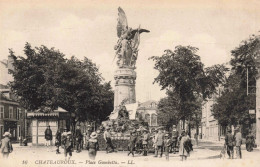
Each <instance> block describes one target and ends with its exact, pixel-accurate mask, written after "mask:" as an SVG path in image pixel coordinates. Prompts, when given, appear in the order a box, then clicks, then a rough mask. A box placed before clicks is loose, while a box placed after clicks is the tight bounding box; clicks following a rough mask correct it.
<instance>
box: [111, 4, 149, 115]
mask: <svg viewBox="0 0 260 167" xmlns="http://www.w3.org/2000/svg"><path fill="white" fill-rule="evenodd" d="M142 32H150V31H148V30H146V29H141V28H140V26H139V28H137V29H132V28H131V27H128V23H127V18H126V14H125V12H124V11H123V9H122V8H120V7H119V8H118V23H117V36H118V38H119V39H118V41H117V45H116V46H115V48H114V49H115V50H116V55H115V56H116V57H117V62H116V64H117V70H116V71H115V75H114V79H115V93H114V111H113V112H112V113H111V116H110V119H113V118H114V119H115V118H116V117H117V115H118V113H117V112H118V111H119V110H120V107H121V106H122V105H125V104H132V103H136V94H135V80H136V72H135V69H136V67H135V65H136V60H137V57H138V46H139V44H140V34H141V33H142ZM113 114H114V115H116V116H113Z"/></svg>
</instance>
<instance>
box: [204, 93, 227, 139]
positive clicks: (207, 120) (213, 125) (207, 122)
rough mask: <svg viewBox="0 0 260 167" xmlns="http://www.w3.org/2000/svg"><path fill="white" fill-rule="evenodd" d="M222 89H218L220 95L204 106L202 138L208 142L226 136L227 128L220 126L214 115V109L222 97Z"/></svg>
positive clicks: (214, 96)
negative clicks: (218, 98) (217, 100)
mask: <svg viewBox="0 0 260 167" xmlns="http://www.w3.org/2000/svg"><path fill="white" fill-rule="evenodd" d="M221 91H222V89H221V88H218V94H214V95H213V96H212V97H211V98H210V99H208V100H207V101H204V102H203V104H202V118H201V137H202V139H206V140H219V139H221V138H224V136H225V128H224V127H222V126H220V125H219V123H218V121H217V120H216V119H215V118H214V116H213V115H212V107H213V104H214V103H215V102H216V99H217V97H218V96H219V95H220V93H221Z"/></svg>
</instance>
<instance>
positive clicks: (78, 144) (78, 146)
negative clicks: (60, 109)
mask: <svg viewBox="0 0 260 167" xmlns="http://www.w3.org/2000/svg"><path fill="white" fill-rule="evenodd" d="M82 139H83V135H82V133H81V130H80V126H79V125H78V126H77V129H76V132H75V140H76V149H77V151H76V152H77V153H79V152H80V151H81V142H82Z"/></svg>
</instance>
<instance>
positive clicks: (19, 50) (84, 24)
mask: <svg viewBox="0 0 260 167" xmlns="http://www.w3.org/2000/svg"><path fill="white" fill-rule="evenodd" d="M119 6H121V7H122V8H123V10H124V11H125V13H126V15H127V19H128V25H129V26H130V27H132V28H137V27H138V26H139V25H141V27H142V28H145V29H148V30H150V31H151V32H150V33H143V34H141V44H140V46H139V57H138V60H137V64H136V66H137V69H136V72H137V81H136V93H137V100H138V101H141V102H143V101H145V100H147V99H148V97H149V96H150V99H153V100H159V99H160V98H161V97H164V96H165V95H164V91H161V90H160V87H159V86H158V84H154V85H153V79H154V77H156V75H157V74H158V73H157V71H155V70H154V69H153V65H154V64H153V62H152V61H151V60H148V58H149V57H151V56H160V55H162V54H163V51H164V50H165V49H172V50H173V49H174V47H175V46H177V45H191V46H194V47H198V48H199V52H198V54H199V55H200V56H201V60H202V62H203V63H204V64H205V66H211V65H214V64H218V63H225V62H228V61H229V60H230V51H231V50H232V49H234V48H235V47H237V46H239V44H240V42H241V41H242V40H244V39H247V38H248V37H249V35H251V34H259V30H260V2H257V1H248V0H247V1H241V0H236V1H231V0H229V1H227V0H222V1H220V0H218V1H212V2H210V3H209V2H208V1H196V2H194V1H187V0H181V1H174V0H172V1H167V0H165V1H162V2H161V1H159V0H158V1H155V0H150V1H139V0H138V1H135V0H131V1H130V0H129V1H126V0H115V1H109V0H103V1H101V0H84V1H83V0H82V1H81V0H77V1H66V0H51V1H49V0H45V1H44V0H42V1H38V0H33V1H32V0H28V1H26V0H19V1H18V0H17V1H12V0H9V1H7V0H0V60H2V59H6V58H7V55H8V48H13V50H14V52H15V53H16V54H17V55H21V56H22V55H23V47H24V45H25V42H29V43H30V44H31V45H32V46H34V47H35V46H40V45H45V46H47V47H54V48H56V49H59V50H60V51H61V52H62V53H64V54H65V55H66V57H67V58H69V57H71V56H73V55H74V56H76V57H77V58H79V59H83V57H84V56H86V57H88V58H90V59H92V60H93V62H95V63H96V64H97V65H98V66H99V68H100V72H101V73H102V76H103V77H104V78H105V80H106V81H112V85H114V81H113V74H114V71H115V67H116V65H115V62H114V63H112V60H113V58H114V55H115V51H114V49H113V48H114V45H115V44H116V42H117V39H118V38H117V35H116V25H117V8H118V7H119ZM149 94H150V95H149ZM148 95H149V96H148Z"/></svg>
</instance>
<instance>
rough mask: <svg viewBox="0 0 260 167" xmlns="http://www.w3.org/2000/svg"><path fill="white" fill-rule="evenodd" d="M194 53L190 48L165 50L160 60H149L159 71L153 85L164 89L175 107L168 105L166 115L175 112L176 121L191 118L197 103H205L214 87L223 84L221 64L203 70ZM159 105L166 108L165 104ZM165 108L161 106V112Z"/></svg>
mask: <svg viewBox="0 0 260 167" xmlns="http://www.w3.org/2000/svg"><path fill="white" fill-rule="evenodd" d="M197 51H198V48H195V47H192V46H177V47H175V50H174V51H171V50H169V49H168V50H165V54H163V55H162V56H161V57H159V56H153V57H151V59H152V60H153V61H155V67H154V68H155V69H156V70H158V71H159V75H158V76H157V77H156V78H155V80H154V82H157V83H159V84H160V85H161V86H162V89H166V91H167V95H168V98H170V99H176V101H177V103H175V104H174V105H175V107H169V106H168V107H169V110H170V111H168V112H167V113H170V114H172V115H176V112H177V115H178V118H179V119H182V120H191V119H192V118H193V116H194V113H195V111H197V110H199V109H200V108H201V104H199V103H198V102H197V100H198V99H200V98H201V99H203V100H205V99H206V98H207V97H209V96H210V95H211V94H213V93H214V92H215V91H216V88H217V86H218V85H220V84H221V83H223V81H224V78H225V73H226V71H227V70H228V69H227V68H225V66H224V65H215V66H212V67H209V68H205V69H204V65H203V63H202V62H201V60H200V56H198V55H197V54H196V52H197ZM168 100H169V99H168ZM162 102H163V103H165V105H169V104H167V103H169V102H167V103H166V102H164V101H162ZM161 104H162V103H161ZM165 107H166V106H161V109H162V110H164V109H163V108H165ZM173 108H174V109H176V111H175V110H172V109H173ZM159 110H160V108H159ZM196 113H197V112H196Z"/></svg>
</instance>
